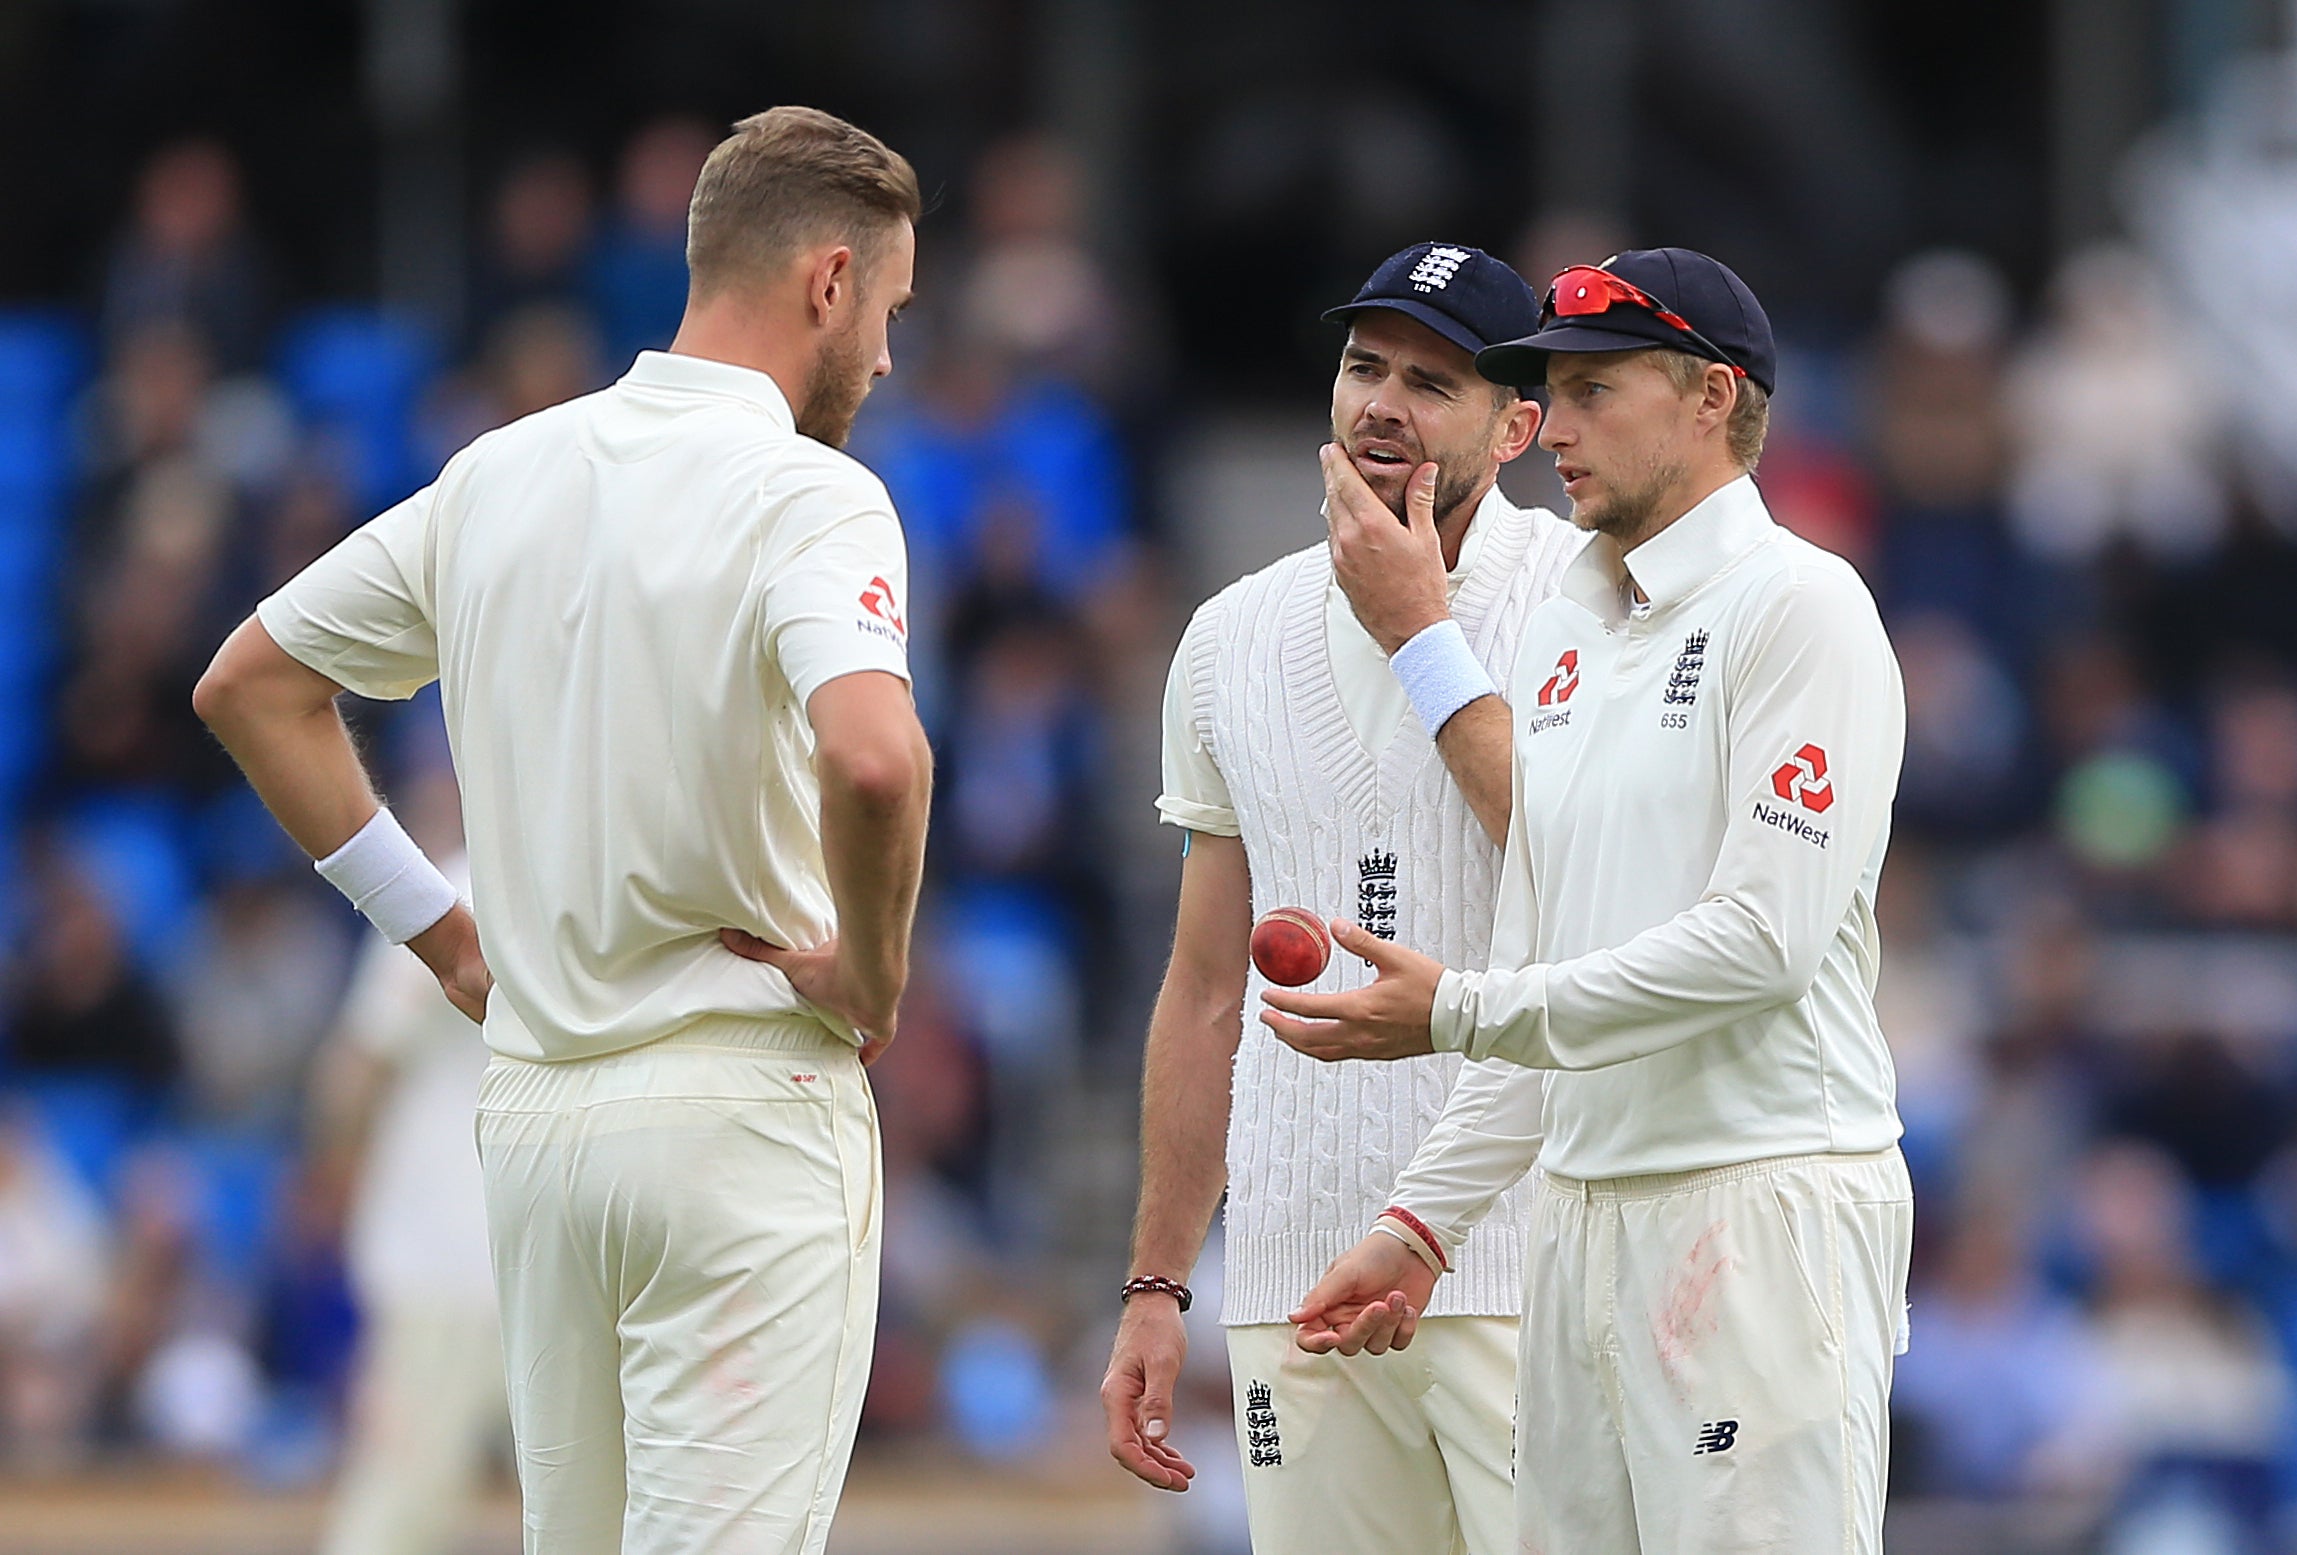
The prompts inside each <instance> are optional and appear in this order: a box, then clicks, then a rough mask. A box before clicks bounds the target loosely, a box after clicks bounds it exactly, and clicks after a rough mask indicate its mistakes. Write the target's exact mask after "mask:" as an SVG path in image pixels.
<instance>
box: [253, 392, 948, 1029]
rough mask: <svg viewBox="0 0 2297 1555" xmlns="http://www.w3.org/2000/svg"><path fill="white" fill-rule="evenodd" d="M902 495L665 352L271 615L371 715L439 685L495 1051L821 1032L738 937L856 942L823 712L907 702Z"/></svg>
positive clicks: (511, 440)
mask: <svg viewBox="0 0 2297 1555" xmlns="http://www.w3.org/2000/svg"><path fill="white" fill-rule="evenodd" d="M907 600H908V564H907V556H906V551H905V548H904V545H903V541H902V534H901V526H900V524H899V522H898V521H897V520H896V519H895V517H894V512H893V503H892V499H891V498H890V497H888V496H887V495H886V491H885V487H884V485H883V484H882V483H881V482H880V481H879V480H878V479H877V477H875V476H874V475H872V474H870V472H869V471H868V470H867V469H865V468H863V467H862V466H861V465H860V464H858V463H856V462H855V461H854V460H852V459H850V458H848V457H847V456H846V455H844V454H842V453H840V452H838V451H837V450H835V449H832V448H829V447H827V446H825V445H823V444H821V443H819V442H816V441H814V440H813V439H811V438H808V437H804V436H801V435H800V434H799V433H798V432H797V431H796V429H795V425H794V423H793V420H792V417H791V414H790V408H789V404H788V402H787V400H786V399H784V397H783V395H782V393H781V390H780V389H779V387H778V386H777V385H776V384H775V382H774V380H773V379H772V378H770V377H768V376H767V375H766V374H764V373H760V372H755V371H752V370H750V369H748V368H743V367H736V366H733V365H730V364H728V363H724V362H714V361H707V360H704V359H701V358H698V357H691V356H679V355H671V354H668V353H664V352H655V351H649V352H646V353H644V354H643V355H641V356H640V357H639V358H638V360H637V363H636V364H635V365H634V366H633V367H632V368H631V370H630V372H629V373H628V374H627V375H626V376H624V377H623V379H622V380H621V381H620V382H619V383H616V384H615V385H613V386H612V387H610V388H607V389H604V390H601V391H600V392H598V393H596V394H591V395H586V396H584V397H583V398H581V399H578V400H573V401H570V402H569V403H567V404H564V405H560V406H556V407H553V408H552V409H549V410H545V411H541V412H539V413H537V414H535V415H532V416H528V417H526V418H524V419H523V420H520V421H517V422H514V423H512V424H511V425H509V426H507V427H504V428H502V429H501V430H499V431H496V432H491V433H489V434H487V435H486V436H485V437H482V438H480V439H479V440H478V441H476V442H474V443H472V444H471V445H470V446H469V447H468V448H466V449H464V450H463V451H462V452H461V453H459V454H457V455H456V456H455V457H454V458H453V459H452V460H450V461H449V462H448V464H447V467H446V469H445V470H444V471H442V472H441V473H440V475H439V478H438V480H437V481H436V482H434V483H433V484H432V485H431V486H429V487H427V488H425V489H424V490H422V491H420V492H417V493H416V494H415V495H414V496H412V497H410V498H408V499H407V500H406V501H405V502H403V503H401V504H399V505H398V506H397V507H395V508H392V509H391V510H390V511H389V512H387V513H384V514H383V515H382V516H381V517H379V518H377V519H375V520H374V521H373V522H372V523H369V524H368V525H366V526H365V527H364V528H362V529H359V530H358V531H356V532H355V533H353V534H352V535H350V536H349V537H348V538H346V539H345V540H344V541H343V543H342V544H340V545H338V546H337V547H335V549H334V550H332V551H330V552H328V553H327V554H326V555H325V556H323V557H321V558H320V559H319V560H318V561H316V562H314V563H312V564H311V566H310V567H308V568H306V569H305V570H304V571H303V572H302V573H301V574H299V575H298V576H297V577H295V578H294V579H293V580H291V581H290V582H289V583H288V584H287V586H286V587H284V588H282V589H281V590H280V591H279V592H278V593H276V594H274V595H272V596H271V597H270V598H269V599H267V600H265V601H264V602H263V603H262V605H261V606H259V607H258V610H257V614H258V616H259V618H260V619H261V620H262V623H263V625H264V628H265V629H266V630H267V631H268V632H269V633H270V634H271V636H272V637H273V638H274V639H275V640H276V641H277V642H278V643H279V645H280V646H281V647H282V648H284V649H285V650H286V651H287V652H288V653H290V654H292V655H293V656H294V657H295V658H297V659H298V660H300V661H302V662H303V663H305V664H307V665H309V666H311V667H312V668H313V669H315V670H317V671H319V672H320V673H321V674H323V675H326V676H328V677H330V678H331V679H333V680H335V681H337V682H339V683H340V684H342V685H344V686H347V687H349V688H350V689H351V690H353V691H357V692H359V693H361V694H362V695H366V696H374V697H390V698H396V697H406V696H410V695H412V694H413V693H414V692H415V691H417V690H418V689H420V688H421V687H422V686H424V685H426V684H428V683H429V682H430V681H432V680H433V679H436V680H437V681H439V683H440V693H441V700H442V703H443V706H444V709H445V713H446V721H447V733H448V737H449V740H450V741H451V743H452V745H453V749H454V756H455V767H456V772H457V775H458V776H459V778H460V779H461V783H462V792H463V810H464V825H465V830H466V831H467V833H468V835H469V839H470V863H471V887H472V894H473V898H474V901H475V903H476V910H477V913H478V923H479V939H480V943H481V944H482V945H483V946H484V948H485V952H486V957H487V963H488V965H489V967H490V968H491V969H492V970H493V972H494V977H495V997H494V998H493V999H492V1000H491V1001H490V1003H489V1006H488V1011H487V1041H488V1044H489V1045H490V1046H492V1047H493V1048H494V1049H495V1050H496V1051H498V1052H501V1053H506V1054H509V1055H511V1056H512V1057H517V1058H529V1059H566V1058H585V1057H592V1056H595V1055H598V1054H602V1053H610V1052H614V1051H616V1050H618V1049H621V1048H626V1047H631V1046H635V1045H636V1044H638V1043H641V1042H647V1041H651V1040H653V1039H654V1038H656V1037H660V1036H665V1035H667V1034H669V1033H671V1032H673V1031H676V1030H679V1029H681V1028H682V1027H685V1026H687V1025H690V1024H691V1023H692V1022H694V1021H696V1020H698V1019H702V1018H705V1017H710V1016H732V1017H736V1018H742V1017H759V1016H769V1015H777V1014H787V1013H805V1014H811V1015H815V1016H817V1017H819V1018H821V1019H822V1020H824V1022H825V1023H826V1024H829V1025H830V1026H831V1027H832V1028H833V1029H836V1030H838V1031H839V1033H840V1034H841V1035H843V1036H845V1037H847V1038H848V1039H849V1040H850V1039H851V1037H852V1033H851V1031H850V1030H848V1029H846V1028H844V1027H843V1026H842V1024H841V1023H839V1022H837V1021H836V1020H835V1019H834V1018H833V1017H830V1016H827V1015H826V1014H823V1013H822V1012H819V1011H816V1010H814V1009H813V1008H812V1006H810V1005H806V1004H805V1003H804V1002H803V1001H802V1000H800V999H799V998H798V997H797V995H796V994H795V993H794V992H793V991H792V990H791V989H790V986H789V984H788V981H787V980H786V979H785V978H783V977H782V975H781V974H780V973H779V972H776V971H774V970H773V969H772V968H770V967H766V966H763V965H760V964H758V963H755V962H750V961H745V960H742V959H741V958H739V957H737V956H734V955H733V954H731V953H730V952H728V951H727V950H725V949H724V948H723V947H722V946H721V945H720V944H719V943H718V939H717V934H718V930H719V929H721V928H724V927H734V928H741V929H747V930H749V931H750V932H752V933H754V934H757V935H759V936H761V937H762V938H765V939H767V940H770V941H772V942H774V943H775V944H779V945H790V946H811V945H816V944H819V943H821V942H822V941H823V940H825V939H827V938H829V937H830V936H831V935H832V934H833V933H834V932H835V931H836V923H835V918H834V912H833V907H832V903H831V898H830V892H829V881H828V876H827V873H826V871H825V868H824V865H823V862H822V852H821V790H820V786H819V784H818V782H817V781H816V779H815V776H814V771H813V746H814V740H813V730H812V727H811V725H810V724H809V723H808V722H807V719H806V701H807V699H808V698H809V697H811V696H812V694H813V693H814V692H815V691H816V690H817V689H819V688H820V687H821V686H822V685H823V684H825V683H826V682H828V681H830V680H832V679H835V678H836V677H838V676H841V675H847V674H853V673H856V672H861V671H870V670H881V671H884V672H886V673H888V674H893V675H898V676H901V677H903V678H905V679H906V678H907V675H908V668H907V628H906V625H905V623H904V611H905V610H906V607H907Z"/></svg>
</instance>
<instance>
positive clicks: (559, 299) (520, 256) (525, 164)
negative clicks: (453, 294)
mask: <svg viewBox="0 0 2297 1555" xmlns="http://www.w3.org/2000/svg"><path fill="white" fill-rule="evenodd" d="M592 204H593V199H592V195H591V188H590V174H589V171H588V170H587V169H585V168H584V167H583V165H582V163H581V161H580V159H578V158H576V157H575V156H573V155H572V154H571V153H568V152H565V151H543V152H538V153H535V154H532V155H529V156H527V157H525V158H523V159H522V160H520V161H518V162H516V163H514V164H512V166H511V168H510V171H509V172H508V173H506V174H505V175H504V176H503V180H502V182H501V183H500V184H499V185H497V186H496V188H495V193H494V200H493V202H492V204H491V205H490V207H489V209H488V212H487V220H486V226H485V228H484V230H483V232H482V235H481V239H480V248H479V256H478V261H477V264H476V265H475V266H474V274H473V276H472V279H471V301H470V323H471V330H470V343H471V344H473V345H476V344H478V343H479V342H480V341H482V340H483V339H485V337H486V334H487V331H488V330H490V329H491V328H492V327H493V326H494V325H495V323H496V322H497V321H499V320H500V319H502V318H504V317H505V316H506V315H509V314H512V313H516V312H518V311H520V310H521V309H524V308H529V307H532V306H535V305H536V304H545V305H549V306H553V307H562V308H563V307H577V308H579V307H586V306H587V305H588V304H587V299H586V298H585V296H584V290H583V273H582V271H583V263H584V261H585V259H586V258H587V256H588V255H589V252H590V248H591V243H592V231H591V229H592V223H593V213H592Z"/></svg>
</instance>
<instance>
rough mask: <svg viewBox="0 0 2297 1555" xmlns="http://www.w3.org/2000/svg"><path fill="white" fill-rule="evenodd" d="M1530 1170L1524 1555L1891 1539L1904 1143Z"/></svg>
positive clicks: (1620, 1554) (1521, 1495)
mask: <svg viewBox="0 0 2297 1555" xmlns="http://www.w3.org/2000/svg"><path fill="white" fill-rule="evenodd" d="M1535 1181H1540V1182H1541V1183H1542V1184H1543V1186H1542V1189H1541V1191H1540V1192H1539V1193H1538V1194H1537V1195H1536V1197H1535V1199H1534V1205H1533V1210H1532V1228H1531V1238H1530V1252H1529V1254H1528V1259H1527V1264H1526V1271H1525V1286H1524V1315H1523V1333H1522V1347H1521V1358H1520V1361H1519V1381H1518V1388H1519V1391H1520V1403H1519V1412H1518V1427H1517V1430H1518V1436H1517V1443H1518V1445H1517V1457H1516V1482H1515V1497H1516V1516H1517V1525H1518V1532H1519V1539H1520V1542H1519V1549H1520V1551H1521V1555H1755V1552H1761V1555H1820V1552H1824V1555H1881V1550H1882V1497H1883V1479H1884V1468H1885V1466H1886V1464H1887V1462H1888V1459H1889V1454H1890V1435H1889V1422H1890V1414H1889V1409H1890V1374H1891V1367H1892V1364H1893V1361H1894V1358H1895V1354H1896V1351H1897V1349H1898V1344H1897V1340H1898V1337H1899V1335H1900V1333H1901V1332H1902V1329H1903V1324H1904V1314H1905V1308H1906V1265H1907V1259H1908V1256H1909V1254H1910V1251H1911V1247H1912V1243H1913V1236H1914V1195H1913V1189H1912V1187H1911V1186H1910V1185H1909V1183H1908V1180H1907V1175H1906V1163H1905V1161H1904V1160H1903V1159H1902V1158H1901V1157H1900V1156H1899V1153H1898V1151H1897V1149H1896V1148H1895V1147H1893V1148H1891V1149H1889V1150H1884V1151H1879V1152H1876V1153H1875V1154H1872V1155H1812V1156H1790V1157H1780V1158H1777V1159H1773V1160H1766V1161H1752V1162H1749V1163H1747V1164H1745V1165H1742V1166H1728V1167H1720V1168H1717V1169H1715V1170H1713V1171H1704V1172H1682V1173H1675V1174H1672V1175H1667V1176H1658V1177H1621V1178H1613V1179H1610V1180H1607V1181H1601V1182H1580V1181H1576V1180H1574V1179H1571V1178H1567V1177H1558V1176H1554V1175H1552V1174H1548V1175H1545V1176H1544V1177H1538V1178H1535Z"/></svg>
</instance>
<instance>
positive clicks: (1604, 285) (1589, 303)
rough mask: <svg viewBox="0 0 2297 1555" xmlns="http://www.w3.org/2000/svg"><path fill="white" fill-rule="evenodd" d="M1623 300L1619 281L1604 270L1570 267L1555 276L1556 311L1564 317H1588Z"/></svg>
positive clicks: (1559, 315)
mask: <svg viewBox="0 0 2297 1555" xmlns="http://www.w3.org/2000/svg"><path fill="white" fill-rule="evenodd" d="M1619 300H1620V299H1619V291H1618V285H1617V283H1616V282H1615V281H1613V280H1612V278H1611V277H1610V276H1608V275H1606V274H1605V273H1604V272H1602V271H1601V270H1566V271H1564V272H1563V274H1561V275H1559V276H1557V277H1556V278H1555V311H1556V314H1557V316H1558V317H1560V318H1567V319H1578V318H1586V317H1588V316H1589V315H1591V314H1596V313H1601V312H1603V311H1605V310H1606V309H1608V308H1609V307H1610V306H1611V305H1612V304H1613V303H1614V302H1617V301H1619Z"/></svg>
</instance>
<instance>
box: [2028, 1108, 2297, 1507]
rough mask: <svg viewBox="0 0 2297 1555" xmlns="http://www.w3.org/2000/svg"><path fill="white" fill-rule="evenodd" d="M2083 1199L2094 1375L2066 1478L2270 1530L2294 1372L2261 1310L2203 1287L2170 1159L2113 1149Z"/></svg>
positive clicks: (2104, 1151)
mask: <svg viewBox="0 0 2297 1555" xmlns="http://www.w3.org/2000/svg"><path fill="white" fill-rule="evenodd" d="M2077 1189H2078V1192H2079V1201H2078V1220H2077V1227H2076V1229H2077V1235H2078V1238H2079V1243H2080V1247H2081V1250H2082V1252H2083V1253H2084V1254H2085V1255H2086V1257H2087V1259H2088V1261H2089V1266H2090V1271H2091V1280H2090V1287H2091V1299H2090V1311H2091V1317H2090V1325H2091V1333H2092V1347H2091V1353H2092V1356H2093V1357H2094V1371H2093V1373H2092V1376H2091V1379H2090V1386H2089V1388H2088V1390H2087V1395H2088V1396H2087V1400H2086V1406H2085V1407H2084V1409H2083V1410H2082V1411H2081V1413H2080V1414H2079V1416H2078V1417H2077V1418H2076V1420H2075V1422H2074V1425H2073V1428H2072V1429H2070V1430H2069V1431H2068V1432H2066V1433H2065V1435H2064V1436H2063V1437H2062V1438H2061V1440H2060V1441H2059V1443H2058V1444H2057V1447H2058V1451H2057V1453H2056V1455H2055V1456H2056V1467H2057V1469H2058V1472H2059V1473H2060V1475H2061V1476H2063V1477H2064V1478H2065V1479H2067V1480H2068V1481H2071V1482H2074V1483H2089V1484H2092V1485H2100V1484H2102V1485H2105V1486H2109V1487H2120V1488H2122V1489H2123V1490H2124V1494H2125V1495H2134V1496H2136V1497H2139V1498H2141V1499H2142V1498H2146V1497H2148V1496H2149V1494H2150V1493H2153V1492H2155V1491H2156V1490H2157V1489H2166V1488H2169V1487H2170V1486H2173V1485H2174V1487H2175V1488H2176V1490H2177V1491H2178V1492H2179V1493H2181V1494H2187V1495H2199V1496H2201V1497H2203V1498H2205V1499H2206V1500H2207V1501H2208V1502H2210V1503H2212V1504H2214V1505H2215V1506H2216V1507H2217V1508H2218V1509H2219V1511H2220V1512H2221V1513H2222V1514H2224V1515H2227V1516H2229V1517H2231V1518H2234V1519H2236V1520H2240V1521H2250V1520H2252V1519H2255V1518H2258V1517H2261V1516H2262V1515H2263V1513H2264V1510H2265V1508H2264V1506H2263V1505H2262V1503H2263V1501H2264V1499H2265V1497H2264V1496H2263V1495H2262V1494H2261V1490H2262V1487H2263V1484H2264V1481H2265V1480H2266V1478H2267V1476H2268V1474H2269V1465H2270V1464H2271V1463H2272V1461H2273V1460H2274V1458H2275V1457H2276V1455H2277V1454H2278V1453H2279V1452H2280V1450H2281V1441H2282V1437H2283V1434H2284V1431H2285V1429H2286V1425H2285V1420H2286V1412H2287V1410H2288V1407H2289V1403H2290V1377H2289V1372H2288V1367H2287V1363H2286V1362H2285V1361H2284V1360H2283V1359H2282V1358H2281V1356H2280V1355H2279V1354H2277V1353H2276V1351H2275V1349H2274V1346H2273V1342H2272V1338H2271V1336H2270V1334H2269V1333H2268V1332H2267V1330H2266V1328H2265V1325H2264V1324H2263V1323H2262V1322H2261V1321H2260V1320H2259V1319H2258V1317H2257V1315H2256V1314H2255V1313H2254V1312H2253V1311H2252V1310H2250V1309H2249V1308H2248V1307H2247V1306H2245V1305H2244V1304H2242V1303H2241V1302H2239V1301H2237V1300H2235V1299H2233V1298H2232V1297H2230V1296H2229V1295H2227V1294H2225V1293H2224V1292H2223V1291H2220V1290H2216V1289H2212V1288H2211V1287H2210V1286H2208V1285H2207V1284H2205V1283H2204V1282H2203V1281H2202V1280H2201V1278H2200V1277H2199V1276H2198V1275H2197V1273H2196V1271H2195V1268H2194V1264H2193V1255H2192V1250H2191V1246H2190V1240H2189V1239H2190V1235H2191V1230H2190V1225H2189V1221H2188V1204H2187V1201H2186V1197H2185V1194H2186V1187H2185V1184H2184V1182H2183V1181H2182V1180H2181V1179H2180V1177H2179V1174H2178V1171H2177V1168H2176V1166H2175V1165H2174V1164H2172V1163H2171V1162H2170V1161H2169V1159H2168V1158H2167V1157H2165V1156H2163V1155H2162V1154H2160V1153H2159V1152H2158V1151H2155V1150H2153V1149H2151V1148H2150V1147H2147V1146H2143V1145H2137V1144H2131V1143H2128V1142H2113V1141H2109V1142H2108V1143H2106V1144H2104V1145H2101V1146H2100V1147H2099V1148H2098V1149H2097V1151H2096V1152H2095V1153H2094V1154H2093V1155H2092V1156H2091V1157H2090V1159H2089V1160H2088V1162H2087V1163H2086V1164H2085V1165H2084V1167H2083V1169H2082V1172H2081V1174H2080V1177H2079V1178H2078V1179H2077ZM2125 1515H2127V1514H2125ZM2251 1531H2252V1533H2254V1532H2256V1531H2259V1530H2256V1529H2255V1528H2254V1527H2252V1529H2251Z"/></svg>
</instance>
